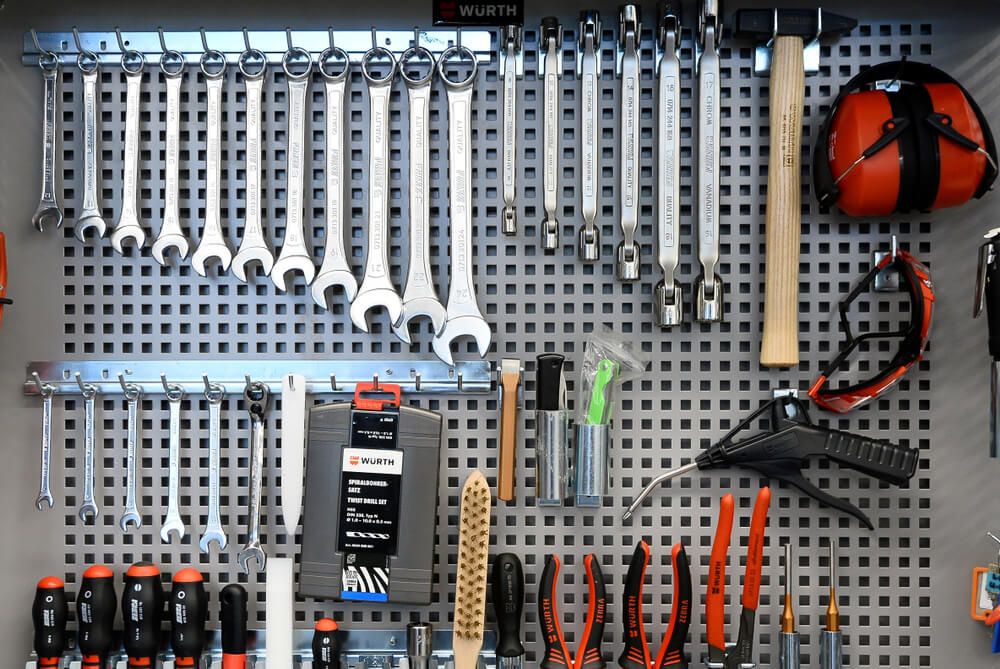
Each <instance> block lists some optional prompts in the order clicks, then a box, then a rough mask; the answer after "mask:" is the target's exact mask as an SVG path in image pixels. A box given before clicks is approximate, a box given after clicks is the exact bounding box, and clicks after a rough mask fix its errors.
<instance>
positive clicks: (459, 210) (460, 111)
mask: <svg viewBox="0 0 1000 669" xmlns="http://www.w3.org/2000/svg"><path fill="white" fill-rule="evenodd" d="M453 60H454V61H456V62H466V63H470V65H469V69H470V71H469V74H468V75H467V76H466V77H464V78H459V79H452V78H451V77H450V76H449V75H448V68H449V67H451V66H453V63H452V61H453ZM478 73H479V63H478V61H477V60H476V56H475V54H474V53H472V51H471V50H469V48H468V47H464V46H454V47H450V48H448V49H446V50H445V51H444V53H442V54H441V59H440V60H439V61H438V75H439V76H440V77H441V81H443V82H444V85H445V88H446V89H447V91H448V195H449V198H450V206H449V211H450V212H451V284H450V285H449V287H448V308H447V312H448V320H447V322H446V323H445V326H444V329H443V330H441V332H440V334H438V336H437V337H435V338H434V341H433V344H432V346H433V348H434V353H436V354H437V357H439V358H441V360H443V361H444V362H445V363H447V364H449V365H451V364H453V362H452V355H451V342H452V340H454V339H457V338H459V337H464V336H469V337H474V338H475V340H476V345H477V346H478V347H479V356H480V357H485V356H486V354H487V353H488V352H489V350H490V342H491V340H492V339H493V333H492V332H491V331H490V325H489V323H487V322H486V319H485V318H483V315H482V312H480V310H479V303H478V302H477V301H476V287H475V283H474V282H473V277H472V86H473V84H474V83H475V81H476V76H477V75H478Z"/></svg>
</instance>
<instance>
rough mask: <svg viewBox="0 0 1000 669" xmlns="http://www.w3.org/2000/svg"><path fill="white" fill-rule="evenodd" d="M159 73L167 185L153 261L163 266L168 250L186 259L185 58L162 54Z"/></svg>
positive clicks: (170, 53)
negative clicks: (183, 184)
mask: <svg viewBox="0 0 1000 669" xmlns="http://www.w3.org/2000/svg"><path fill="white" fill-rule="evenodd" d="M160 71H161V72H163V76H164V78H165V79H166V81H167V123H166V125H167V127H166V133H167V143H166V149H165V150H166V156H167V160H166V164H165V165H164V171H165V173H166V185H165V188H164V196H163V223H161V224H160V232H159V234H158V235H157V236H156V240H155V241H154V242H153V258H155V259H156V262H158V263H160V264H161V265H166V264H167V262H166V251H167V249H176V250H177V256H178V258H180V259H181V260H183V259H184V258H187V254H188V239H187V237H186V236H185V235H184V231H183V230H182V229H181V210H180V166H181V82H182V81H183V77H184V56H183V55H181V53H180V52H178V51H165V52H164V53H163V55H162V56H160Z"/></svg>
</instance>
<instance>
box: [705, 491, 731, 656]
mask: <svg viewBox="0 0 1000 669" xmlns="http://www.w3.org/2000/svg"><path fill="white" fill-rule="evenodd" d="M734 513H735V502H734V501H733V496H732V495H725V496H723V498H722V504H721V505H720V507H719V526H718V527H717V528H716V530H715V540H714V541H713V543H712V555H711V557H710V558H709V560H708V595H706V597H705V614H706V618H707V620H706V628H707V631H708V645H709V646H712V647H714V648H717V649H719V650H721V651H723V653H724V652H725V650H726V631H725V628H724V621H725V618H726V555H727V554H728V553H729V539H730V537H731V536H732V534H733V514H734Z"/></svg>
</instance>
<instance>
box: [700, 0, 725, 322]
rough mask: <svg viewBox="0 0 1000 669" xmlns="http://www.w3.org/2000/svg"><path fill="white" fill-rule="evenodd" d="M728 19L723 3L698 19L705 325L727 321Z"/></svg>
mask: <svg viewBox="0 0 1000 669" xmlns="http://www.w3.org/2000/svg"><path fill="white" fill-rule="evenodd" d="M721 39H722V16H721V14H720V13H719V2H718V0H703V1H702V3H701V14H700V15H699V17H698V39H697V40H695V45H696V48H697V50H698V52H699V55H698V65H697V70H698V140H697V142H698V144H697V151H696V154H697V161H698V179H697V193H698V195H697V198H696V206H697V207H698V261H699V262H700V263H701V272H702V273H701V276H699V277H698V281H697V283H696V284H695V296H694V299H695V307H694V309H695V314H694V316H695V318H696V319H697V320H698V321H699V322H702V323H713V322H718V321H721V320H722V318H723V316H724V309H725V304H724V302H723V300H724V291H725V286H724V285H723V283H722V279H721V278H719V275H718V274H717V273H716V268H717V266H718V264H719V158H720V145H719V142H720V132H719V129H720V125H719V114H720V113H721V108H720V106H719V98H720V97H721V86H720V82H719V77H720V65H719V42H720V40H721Z"/></svg>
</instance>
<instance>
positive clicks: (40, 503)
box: [35, 380, 56, 511]
mask: <svg viewBox="0 0 1000 669" xmlns="http://www.w3.org/2000/svg"><path fill="white" fill-rule="evenodd" d="M36 382H37V383H38V391H39V392H40V393H41V394H42V454H41V455H42V462H41V472H40V480H39V483H38V498H37V499H36V500H35V508H36V509H38V510H39V511H41V510H42V509H43V508H44V505H46V504H48V508H50V509H51V508H52V506H53V500H52V492H51V491H50V490H49V469H50V466H51V463H52V396H53V395H54V394H55V392H56V388H55V386H53V385H52V384H50V383H41V381H38V380H36Z"/></svg>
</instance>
